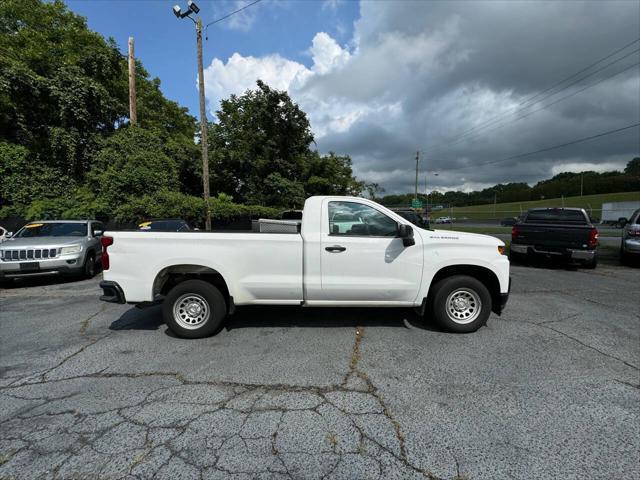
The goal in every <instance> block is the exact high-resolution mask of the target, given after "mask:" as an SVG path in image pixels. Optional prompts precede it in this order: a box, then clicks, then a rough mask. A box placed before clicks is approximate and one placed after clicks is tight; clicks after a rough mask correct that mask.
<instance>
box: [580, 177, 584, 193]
mask: <svg viewBox="0 0 640 480" xmlns="http://www.w3.org/2000/svg"><path fill="white" fill-rule="evenodd" d="M583 186H584V172H581V173H580V196H582V187H583Z"/></svg>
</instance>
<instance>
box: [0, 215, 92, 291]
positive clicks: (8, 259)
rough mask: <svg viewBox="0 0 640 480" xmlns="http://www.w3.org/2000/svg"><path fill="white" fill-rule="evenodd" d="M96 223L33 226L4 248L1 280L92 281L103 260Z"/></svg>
mask: <svg viewBox="0 0 640 480" xmlns="http://www.w3.org/2000/svg"><path fill="white" fill-rule="evenodd" d="M103 231H104V225H103V224H102V223H100V222H98V221H95V220H43V221H37V222H29V223H27V224H26V225H25V226H24V227H22V228H21V229H20V230H18V231H17V232H16V234H15V235H10V236H9V238H8V239H7V240H6V241H4V242H3V243H2V244H0V280H4V279H12V278H19V277H31V276H40V275H59V274H72V275H83V276H85V277H87V278H91V277H93V276H94V275H95V273H96V267H97V266H98V265H99V264H100V262H101V258H102V247H101V245H100V237H101V236H102V233H103Z"/></svg>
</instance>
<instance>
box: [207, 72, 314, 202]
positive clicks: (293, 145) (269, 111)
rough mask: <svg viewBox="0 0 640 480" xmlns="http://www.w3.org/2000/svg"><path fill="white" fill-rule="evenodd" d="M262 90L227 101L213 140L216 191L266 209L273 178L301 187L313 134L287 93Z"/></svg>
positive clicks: (262, 87) (213, 129)
mask: <svg viewBox="0 0 640 480" xmlns="http://www.w3.org/2000/svg"><path fill="white" fill-rule="evenodd" d="M257 85H258V88H257V90H247V91H246V92H245V93H244V94H243V95H240V96H236V95H231V97H230V98H229V99H226V100H222V102H221V105H220V110H219V111H217V112H216V115H217V117H218V123H216V124H213V125H212V126H211V135H210V136H209V138H210V144H211V145H210V152H211V159H210V160H211V163H212V168H211V172H212V184H213V190H214V191H217V192H224V193H227V194H230V195H232V196H233V197H234V198H236V199H238V200H241V201H250V202H252V203H261V204H262V203H265V202H266V201H267V199H268V198H269V197H271V195H272V192H270V191H269V188H270V187H269V186H268V185H266V184H265V179H266V178H267V177H268V176H269V175H271V174H278V175H279V176H280V177H281V178H283V179H286V180H288V181H291V182H300V181H301V179H302V174H303V172H304V159H305V156H306V155H307V154H308V153H309V144H310V143H311V142H312V141H313V134H312V133H311V128H310V125H309V121H308V120H307V116H306V115H305V113H304V112H303V111H302V110H300V108H299V107H298V106H297V105H296V104H295V103H293V102H292V101H291V98H290V97H289V95H288V94H287V93H286V92H280V91H277V90H274V89H272V88H270V87H269V86H267V85H266V84H264V83H263V82H262V81H260V80H258V82H257Z"/></svg>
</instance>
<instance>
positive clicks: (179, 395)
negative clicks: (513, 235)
mask: <svg viewBox="0 0 640 480" xmlns="http://www.w3.org/2000/svg"><path fill="white" fill-rule="evenodd" d="M512 276H513V290H512V293H511V298H510V300H509V304H508V305H507V309H506V311H505V312H504V314H503V315H502V316H501V317H497V316H495V315H492V316H491V318H490V319H489V322H488V324H487V326H486V327H483V328H481V329H480V330H479V331H478V332H476V333H473V334H467V335H456V334H450V333H446V332H442V331H440V330H439V329H438V328H436V327H435V326H433V325H432V324H431V323H430V322H429V321H428V320H427V321H423V320H422V319H420V318H418V317H416V315H415V314H414V313H413V311H411V310H404V309H389V310H384V309H372V310H365V309H303V308H295V307H291V308H273V307H272V308H258V307H253V308H244V309H243V308H239V309H238V311H237V313H236V315H234V316H233V317H231V318H230V319H229V321H228V323H227V327H226V328H225V329H224V330H223V331H222V332H221V333H220V334H218V335H217V336H215V337H211V338H206V339H201V340H182V339H179V338H175V337H173V336H172V335H171V334H170V332H169V331H168V330H167V328H166V326H165V325H164V324H163V323H162V321H161V318H160V312H159V309H158V307H151V308H148V309H144V310H140V309H136V308H133V307H131V306H128V305H112V304H104V303H101V302H99V300H98V296H99V291H98V282H99V278H95V279H93V280H89V281H78V282H75V281H53V280H51V279H47V280H42V281H33V282H30V283H27V284H17V285H16V286H14V287H12V288H7V289H4V290H2V291H0V327H1V328H2V334H1V336H0V342H1V343H0V351H1V352H2V354H1V355H0V431H1V435H0V478H18V479H22V478H27V479H32V478H61V479H67V478H74V479H76V478H87V479H89V478H91V479H94V478H105V479H119V478H127V479H133V478H171V479H178V478H184V479H191V478H207V479H209V478H214V479H215V478H234V479H243V478H296V479H297V478H327V479H337V478H344V479H355V478H380V479H393V478H402V479H404V478H428V479H459V480H461V479H488V478H490V479H503V478H504V479H507V478H509V479H511V478H518V479H531V478H563V479H565V478H579V479H591V478H594V479H595V478H597V479H601V478H602V479H604V478H607V479H609V478H624V479H626V478H640V370H639V368H640V308H639V307H640V304H639V302H638V298H640V295H639V294H640V281H638V280H639V279H640V270H639V269H637V268H635V269H633V268H628V267H621V266H618V265H614V264H603V265H601V266H599V267H598V269H596V270H594V271H588V270H582V269H575V268H570V267H552V266H548V265H543V266H534V267H523V266H515V267H513V268H512Z"/></svg>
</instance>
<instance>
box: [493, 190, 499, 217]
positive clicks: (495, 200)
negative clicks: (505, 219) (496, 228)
mask: <svg viewBox="0 0 640 480" xmlns="http://www.w3.org/2000/svg"><path fill="white" fill-rule="evenodd" d="M496 203H498V192H493V216H494V217H495V216H496Z"/></svg>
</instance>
